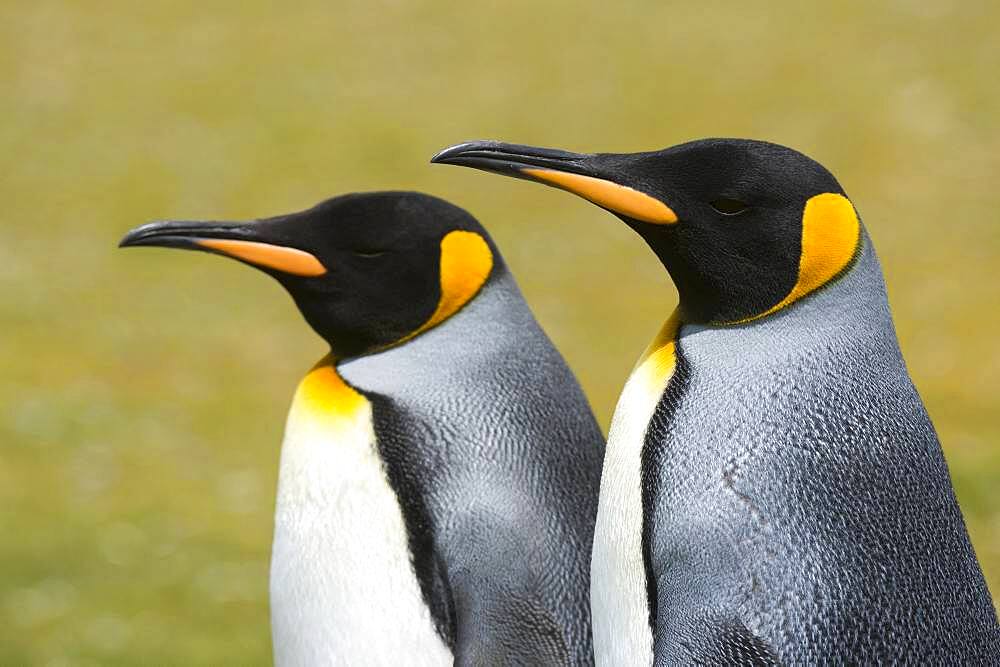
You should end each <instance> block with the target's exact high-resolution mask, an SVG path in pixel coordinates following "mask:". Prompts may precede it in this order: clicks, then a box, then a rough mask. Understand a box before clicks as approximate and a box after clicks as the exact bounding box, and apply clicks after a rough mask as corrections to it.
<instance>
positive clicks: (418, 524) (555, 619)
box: [121, 192, 604, 665]
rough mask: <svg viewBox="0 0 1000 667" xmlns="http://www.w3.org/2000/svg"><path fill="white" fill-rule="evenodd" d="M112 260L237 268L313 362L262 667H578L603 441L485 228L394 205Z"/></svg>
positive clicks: (187, 233)
mask: <svg viewBox="0 0 1000 667" xmlns="http://www.w3.org/2000/svg"><path fill="white" fill-rule="evenodd" d="M121 245H123V246H166V247H172V248H187V249H192V250H202V251H207V252H211V253H215V254H219V255H224V256H228V257H232V258H235V259H237V260H239V261H241V262H243V263H245V264H248V265H250V266H253V267H256V268H258V269H261V270H262V271H264V272H265V273H267V274H269V275H271V276H272V277H273V278H275V279H277V281H278V282H279V283H280V284H281V285H282V286H283V287H284V288H285V289H286V290H287V291H288V292H289V293H290V294H291V296H292V298H293V299H294V301H295V303H296V304H297V305H298V308H299V310H300V311H301V312H302V315H303V316H304V317H305V319H306V321H307V322H308V323H309V325H310V326H311V327H312V328H313V329H314V330H315V331H316V332H317V333H318V334H319V335H320V336H321V337H322V338H323V339H324V340H325V341H326V343H327V344H328V345H329V348H330V353H329V354H328V355H327V356H326V357H324V358H323V359H322V360H321V361H320V362H319V363H318V364H316V366H315V367H314V368H313V369H312V370H311V371H309V373H308V374H307V375H306V376H305V378H304V379H303V380H302V382H301V383H300V384H299V386H298V390H297V391H296V393H295V396H294V399H293V403H292V407H291V411H290V413H289V415H288V422H287V426H286V432H285V438H284V442H283V445H282V450H281V462H280V470H279V476H278V492H277V502H276V516H275V526H274V543H273V548H272V559H271V579H270V592H271V624H272V634H273V644H274V658H275V662H276V663H277V664H278V665H325V664H338V665H403V664H405V665H451V664H458V665H503V664H532V665H588V664H593V652H592V642H591V624H590V607H589V598H588V593H587V591H588V585H587V582H588V581H589V569H590V549H591V542H592V539H593V529H594V521H595V517H596V513H597V493H598V487H599V483H600V471H601V461H602V459H603V450H604V439H603V436H602V435H601V432H600V430H599V428H598V426H597V423H596V421H595V420H594V417H593V414H592V413H591V410H590V407H589V405H588V403H587V400H586V399H585V397H584V395H583V393H582V391H581V389H580V387H579V385H578V384H577V381H576V379H575V378H574V376H573V375H572V373H571V372H570V370H569V369H568V367H567V366H566V364H565V362H564V361H563V359H562V357H561V356H560V354H559V353H558V352H557V351H556V349H555V348H554V347H553V345H552V343H551V342H550V341H549V339H548V338H547V336H546V335H545V333H543V331H542V329H541V328H540V327H539V325H538V323H537V322H536V321H535V318H534V317H533V316H532V313H531V311H530V310H529V308H528V306H527V304H526V303H525V301H524V299H523V297H522V296H521V293H520V291H519V289H518V287H517V284H516V283H515V281H514V278H513V277H512V275H511V273H510V271H509V270H508V269H507V267H506V265H505V264H504V261H503V258H502V257H501V255H500V252H499V251H498V250H497V247H496V245H495V244H494V242H493V241H492V240H491V239H490V237H489V235H488V234H487V233H486V231H485V230H484V229H483V227H482V226H481V225H480V224H479V223H478V222H477V221H476V220H475V219H474V218H473V217H472V216H471V215H469V214H468V213H466V212H465V211H464V210H462V209H460V208H458V207H456V206H454V205H452V204H449V203H448V202H445V201H443V200H441V199H437V198H435V197H431V196H428V195H423V194H418V193H412V192H378V193H364V194H350V195H345V196H341V197H336V198H334V199H330V200H328V201H325V202H323V203H321V204H319V205H317V206H315V207H314V208H311V209H309V210H306V211H303V212H299V213H294V214H290V215H283V216H279V217H273V218H267V219H261V220H256V221H253V222H247V223H217V222H176V221H168V222H153V223H150V224H147V225H143V226H141V227H138V228H136V229H134V230H133V231H131V232H129V233H128V234H127V235H126V236H125V238H124V239H123V240H122V242H121Z"/></svg>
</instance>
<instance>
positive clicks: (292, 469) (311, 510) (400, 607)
mask: <svg viewBox="0 0 1000 667" xmlns="http://www.w3.org/2000/svg"><path fill="white" fill-rule="evenodd" d="M314 373H315V371H314ZM311 375H312V374H311ZM337 379H338V380H339V377H338V378H337ZM308 380H309V376H307V380H306V381H304V382H303V386H300V389H299V392H298V393H297V394H296V399H295V402H294V404H293V406H292V410H291V413H290V414H289V419H288V425H287V428H286V433H285V442H284V445H283V447H282V452H281V468H280V472H279V478H278V498H277V511H276V516H275V526H274V544H273V549H272V556H271V631H272V635H273V641H274V659H275V663H276V664H278V665H399V664H403V663H405V664H408V665H450V664H451V663H452V656H451V652H450V651H449V650H448V648H447V647H446V646H445V645H444V643H443V641H442V640H441V638H440V637H439V636H438V634H437V632H436V631H435V629H434V625H433V622H432V620H431V616H430V611H429V610H428V608H427V606H426V604H425V603H424V600H423V598H422V596H421V592H420V586H419V584H418V582H417V579H416V576H415V574H414V571H413V566H412V564H411V561H410V552H409V548H408V545H407V534H406V527H405V525H404V522H403V515H402V512H401V510H400V507H399V502H398V500H397V498H396V495H395V493H394V492H393V490H392V488H391V487H390V486H389V483H388V480H387V478H386V474H385V470H384V467H383V464H382V460H381V458H380V457H379V455H378V452H377V451H376V448H375V435H374V431H373V429H372V419H371V405H370V404H369V403H368V401H367V400H365V399H364V398H362V397H360V396H359V395H357V394H354V397H348V401H347V402H348V403H350V406H349V407H350V409H347V410H343V409H341V410H339V411H338V410H337V409H334V410H333V411H332V412H331V411H329V410H326V409H319V408H321V407H322V405H321V404H322V401H319V402H317V401H312V402H310V401H309V400H307V399H308V397H305V398H304V397H303V396H302V394H303V393H304V392H303V389H304V387H305V385H306V384H307V382H308ZM348 390H349V388H348ZM338 391H339V390H338Z"/></svg>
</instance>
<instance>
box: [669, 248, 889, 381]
mask: <svg viewBox="0 0 1000 667" xmlns="http://www.w3.org/2000/svg"><path fill="white" fill-rule="evenodd" d="M861 239H862V240H861V243H862V246H861V248H860V249H859V250H858V254H857V257H856V258H855V260H854V261H853V263H852V264H851V265H850V267H849V268H848V269H847V270H846V271H845V272H844V273H843V274H842V275H840V276H838V277H837V278H835V279H833V280H831V281H830V282H829V283H827V284H826V285H823V286H822V287H820V288H819V289H817V290H816V291H815V292H813V293H811V294H808V295H806V296H805V297H803V298H801V299H799V300H798V301H796V302H794V303H792V304H791V305H789V306H787V307H785V308H783V309H781V310H779V311H776V312H775V313H773V314H770V315H767V316H765V317H761V318H760V319H756V320H752V321H749V322H746V323H743V324H736V325H703V324H685V325H684V326H683V327H682V329H681V332H680V345H681V347H682V348H684V349H696V348H698V347H700V345H701V344H702V343H703V342H705V341H708V340H712V341H720V342H721V341H725V344H726V345H728V346H729V349H728V351H724V350H722V349H718V350H716V352H717V353H718V355H719V356H718V357H717V360H718V361H719V362H722V361H724V360H725V359H727V358H733V359H734V360H736V359H738V358H742V359H748V360H752V359H756V360H757V361H759V362H761V363H764V362H767V361H768V360H769V359H770V360H772V361H773V362H774V363H778V362H779V361H780V362H781V363H787V359H788V358H789V356H797V355H800V354H812V353H813V352H814V351H817V350H818V351H819V352H820V353H833V351H834V350H839V351H841V352H843V353H853V351H855V350H856V349H857V348H858V347H859V346H864V345H865V344H866V343H867V342H869V341H872V340H876V339H877V340H881V339H882V338H883V337H885V336H890V337H892V339H893V340H892V344H893V345H897V343H896V341H895V328H894V325H893V322H892V315H891V313H890V311H889V303H888V298H887V296H886V290H885V281H884V279H883V277H882V269H881V267H880V266H879V261H878V258H877V256H876V254H875V249H874V247H873V245H872V241H871V239H870V237H869V236H868V235H867V233H866V232H864V230H863V229H862V237H861Z"/></svg>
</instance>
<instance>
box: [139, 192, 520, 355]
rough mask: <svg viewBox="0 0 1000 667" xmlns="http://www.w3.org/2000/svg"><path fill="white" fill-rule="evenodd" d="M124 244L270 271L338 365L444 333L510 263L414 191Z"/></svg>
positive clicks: (462, 217)
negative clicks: (434, 331) (207, 255)
mask: <svg viewBox="0 0 1000 667" xmlns="http://www.w3.org/2000/svg"><path fill="white" fill-rule="evenodd" d="M120 245H121V246H166V247H171V248H187V249H190V250H201V251H206V252H211V253H214V254H218V255H224V256H228V257H232V258H234V259H237V260H239V261H241V262H243V263H245V264H248V265H250V266H253V267H255V268H257V269H260V270H261V271H263V272H265V273H267V274H269V275H270V276H272V277H273V278H275V279H276V280H277V281H278V282H279V283H281V285H282V286H284V288H285V289H286V290H287V291H288V292H289V294H291V296H292V298H293V299H294V300H295V303H296V305H297V306H298V307H299V310H300V311H301V312H302V314H303V316H304V317H305V319H306V321H307V322H308V323H309V325H310V326H312V328H313V329H315V330H316V332H317V333H318V334H319V335H320V336H321V337H323V338H324V339H325V340H326V341H327V342H328V343H329V344H330V347H331V351H332V354H333V356H334V358H336V359H346V358H350V357H357V356H361V355H364V354H369V353H372V352H376V351H379V350H382V349H385V348H388V347H391V346H394V345H397V344H399V343H402V342H405V341H406V340H409V339H410V338H412V337H414V336H416V335H418V334H420V333H422V332H424V331H426V330H428V329H430V328H432V327H434V326H436V325H437V324H440V323H441V322H443V321H445V320H446V319H448V318H449V317H451V316H452V315H453V314H455V313H456V312H457V311H458V310H459V309H461V308H462V306H464V305H465V304H466V303H467V302H468V301H470V300H471V299H472V298H474V297H475V295H476V294H477V293H478V292H479V290H480V288H482V287H483V285H484V284H485V283H486V282H487V281H488V280H489V278H490V276H491V275H492V274H493V273H494V270H495V268H496V267H497V266H499V265H500V262H501V260H500V257H499V254H498V253H497V251H496V248H495V246H494V245H493V242H492V240H490V238H489V236H488V235H487V233H486V231H485V230H484V229H483V228H482V226H481V225H480V224H479V223H478V222H477V221H476V220H475V218H473V217H472V216H471V215H469V214H468V213H466V212H465V211H463V210H462V209H460V208H458V207H457V206H453V205H452V204H449V203H448V202H446V201H443V200H441V199H438V198H436V197H431V196H429V195H424V194H419V193H414V192H374V193H362V194H349V195H344V196H341V197H336V198H333V199H329V200H327V201H324V202H322V203H320V204H318V205H316V206H314V207H313V208H310V209H308V210H306V211H301V212H299V213H292V214H289V215H281V216H277V217H273V218H266V219H261V220H255V221H251V222H188V221H161V222H152V223H149V224H146V225H142V226H141V227H137V228H135V229H133V230H132V231H130V232H129V233H128V234H126V235H125V237H124V238H123V239H122V241H121V243H120Z"/></svg>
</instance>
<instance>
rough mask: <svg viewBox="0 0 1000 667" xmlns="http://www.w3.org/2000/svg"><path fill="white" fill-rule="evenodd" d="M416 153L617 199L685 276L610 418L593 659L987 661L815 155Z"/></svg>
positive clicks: (970, 567) (886, 314) (864, 242)
mask: <svg viewBox="0 0 1000 667" xmlns="http://www.w3.org/2000/svg"><path fill="white" fill-rule="evenodd" d="M434 161H435V162H442V163H449V164H456V165H464V166H469V167H474V168H479V169H483V170H486V171H490V172H495V173H499V174H504V175H509V176H515V177H518V178H523V179H528V180H532V181H536V182H540V183H543V184H548V185H552V186H555V187H557V188H561V189H563V190H567V191H569V192H571V193H575V194H577V195H580V196H582V197H583V198H585V199H587V200H589V201H591V202H593V203H595V204H597V205H598V206H600V207H602V208H604V209H606V210H608V211H610V212H612V213H614V214H616V215H617V216H618V217H619V218H621V219H622V220H623V221H624V222H625V223H626V224H627V225H628V226H629V227H631V228H632V229H634V230H635V231H636V232H638V234H639V235H640V236H641V237H642V238H643V239H644V240H645V241H646V243H647V244H648V245H649V246H650V248H652V250H653V252H654V253H655V254H656V256H657V257H658V258H659V260H660V261H661V263H662V264H663V265H664V267H665V268H666V270H667V271H668V273H669V274H670V276H671V277H672V279H673V282H674V284H675V285H676V287H677V291H678V293H679V297H680V303H679V305H678V307H677V309H676V311H675V312H674V313H673V314H672V315H671V316H670V317H669V318H667V320H666V323H665V324H664V326H663V328H662V330H661V331H660V332H659V334H658V335H657V336H656V337H655V339H654V340H653V342H652V343H651V344H650V345H649V347H648V349H647V350H646V351H645V353H644V354H643V355H642V356H641V358H640V360H639V362H638V364H637V366H636V368H635V369H634V371H633V373H632V375H631V376H630V377H629V379H628V381H627V383H626V385H625V388H624V391H623V393H622V395H621V397H620V399H619V402H618V406H617V408H616V410H615V414H614V417H613V420H612V426H611V429H610V434H609V439H608V444H607V453H606V457H605V460H604V468H603V477H602V481H601V493H600V500H599V509H598V521H597V529H596V534H595V538H594V551H593V563H592V581H591V605H592V611H593V615H594V648H595V653H596V655H597V662H598V664H601V665H649V664H656V665H675V664H774V663H781V664H873V663H876V662H879V663H881V662H893V663H905V664H943V663H947V664H962V665H972V664H998V661H1000V627H998V625H997V618H996V613H995V611H994V608H993V605H992V602H991V599H990V594H989V591H988V590H987V587H986V584H985V582H984V579H983V575H982V572H981V570H980V567H979V563H978V562H977V560H976V556H975V553H974V551H973V549H972V546H971V544H970V542H969V537H968V534H967V532H966V528H965V524H964V521H963V519H962V514H961V511H960V510H959V506H958V503H957V501H956V499H955V494H954V491H953V489H952V485H951V480H950V477H949V473H948V468H947V465H946V463H945V460H944V457H943V455H942V452H941V447H940V444H939V443H938V439H937V436H936V434H935V431H934V427H933V426H932V424H931V422H930V419H929V418H928V415H927V412H926V410H925V409H924V406H923V404H922V402H921V400H920V397H919V395H918V394H917V391H916V390H915V388H914V386H913V383H912V381H911V379H910V377H909V375H908V373H907V369H906V366H905V364H904V362H903V358H902V355H901V353H900V350H899V345H898V343H897V340H896V333H895V330H894V327H893V321H892V318H891V315H890V311H889V306H888V302H887V299H886V291H885V286H884V283H883V278H882V272H881V269H880V268H879V263H878V259H877V258H876V255H875V250H874V247H873V245H872V241H871V238H870V237H869V236H868V234H867V232H866V231H865V228H864V226H863V225H862V223H861V221H860V220H859V218H858V215H857V214H856V212H855V209H854V206H853V205H852V203H851V202H850V201H849V200H848V198H847V196H846V195H845V193H844V191H843V189H842V188H841V187H840V185H839V184H838V182H837V181H836V180H835V179H834V177H833V176H832V175H831V174H830V172H829V171H827V170H826V169H825V168H824V167H822V166H821V165H820V164H818V163H817V162H815V161H813V160H812V159H810V158H808V157H806V156H804V155H802V154H801V153H798V152H796V151H794V150H791V149H788V148H785V147H782V146H778V145H775V144H771V143H765V142H759V141H748V140H738V139H707V140H701V141H694V142H691V143H685V144H682V145H678V146H674V147H672V148H668V149H666V150H661V151H655V152H646V153H635V154H578V153H570V152H566V151H562V150H552V149H542V148H534V147H530V146H520V145H513V144H504V143H499V142H489V141H484V142H473V143H466V144H460V145H457V146H454V147H452V148H449V149H446V150H444V151H443V152H441V153H440V154H438V155H437V156H436V157H435V158H434Z"/></svg>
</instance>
